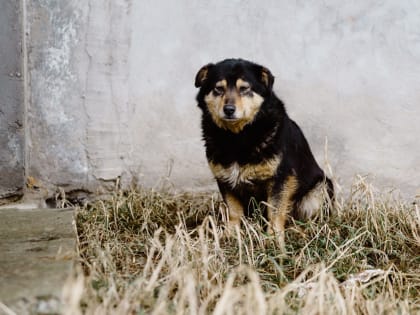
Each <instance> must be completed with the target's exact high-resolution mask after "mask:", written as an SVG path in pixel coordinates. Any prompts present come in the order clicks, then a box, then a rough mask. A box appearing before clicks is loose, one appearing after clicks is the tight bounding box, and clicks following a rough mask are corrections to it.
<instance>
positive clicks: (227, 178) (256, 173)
mask: <svg viewBox="0 0 420 315" xmlns="http://www.w3.org/2000/svg"><path fill="white" fill-rule="evenodd" d="M280 163H281V157H280V156H276V157H274V158H272V159H268V160H265V161H263V162H261V163H259V164H245V165H239V164H238V163H233V164H231V165H229V166H228V167H224V166H222V165H221V164H215V163H213V162H210V163H209V166H210V169H211V171H212V172H213V175H214V176H215V177H216V178H217V179H219V180H221V181H223V182H226V183H228V184H229V185H230V186H231V187H232V188H235V187H236V186H237V185H239V184H252V183H253V181H263V180H267V179H270V178H272V177H273V176H274V175H275V173H276V171H277V168H278V166H279V165H280Z"/></svg>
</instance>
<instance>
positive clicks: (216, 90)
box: [213, 86, 225, 95]
mask: <svg viewBox="0 0 420 315" xmlns="http://www.w3.org/2000/svg"><path fill="white" fill-rule="evenodd" d="M213 93H214V94H215V95H222V94H223V93H225V89H224V88H223V87H221V86H216V87H215V88H214V89H213Z"/></svg>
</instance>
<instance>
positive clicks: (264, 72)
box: [261, 68, 270, 87]
mask: <svg viewBox="0 0 420 315" xmlns="http://www.w3.org/2000/svg"><path fill="white" fill-rule="evenodd" d="M261 81H262V82H263V83H264V84H265V86H267V87H268V86H269V84H270V79H269V76H268V69H266V68H263V69H262V71H261Z"/></svg>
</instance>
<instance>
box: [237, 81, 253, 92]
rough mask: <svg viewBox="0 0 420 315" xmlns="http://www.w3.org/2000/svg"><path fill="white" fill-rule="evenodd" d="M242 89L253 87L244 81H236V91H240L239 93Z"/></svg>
mask: <svg viewBox="0 0 420 315" xmlns="http://www.w3.org/2000/svg"><path fill="white" fill-rule="evenodd" d="M241 87H247V88H249V87H251V85H250V84H249V83H248V82H247V81H245V80H242V79H238V80H236V89H237V90H238V92H239V90H240V88H241Z"/></svg>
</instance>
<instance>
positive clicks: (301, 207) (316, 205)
mask: <svg viewBox="0 0 420 315" xmlns="http://www.w3.org/2000/svg"><path fill="white" fill-rule="evenodd" d="M327 191H328V185H327V183H325V182H321V183H318V184H317V185H316V186H315V187H314V188H312V190H311V191H309V192H308V193H307V194H306V195H305V196H304V197H303V198H302V200H301V201H300V202H299V204H298V206H297V215H298V217H299V218H300V219H310V218H313V217H315V216H316V215H317V214H319V212H320V208H321V206H322V204H323V203H324V202H325V201H326V200H327V198H329V197H328V192H327Z"/></svg>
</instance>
